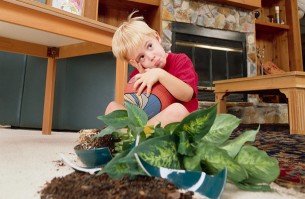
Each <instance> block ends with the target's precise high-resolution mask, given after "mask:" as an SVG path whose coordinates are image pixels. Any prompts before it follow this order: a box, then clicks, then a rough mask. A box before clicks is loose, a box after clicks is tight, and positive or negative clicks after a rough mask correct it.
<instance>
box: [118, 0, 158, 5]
mask: <svg viewBox="0 0 305 199" xmlns="http://www.w3.org/2000/svg"><path fill="white" fill-rule="evenodd" d="M123 1H124V0H123ZM125 1H129V2H136V3H141V4H147V5H152V6H160V2H161V1H160V0H125ZM116 3H118V2H117V1H116Z"/></svg>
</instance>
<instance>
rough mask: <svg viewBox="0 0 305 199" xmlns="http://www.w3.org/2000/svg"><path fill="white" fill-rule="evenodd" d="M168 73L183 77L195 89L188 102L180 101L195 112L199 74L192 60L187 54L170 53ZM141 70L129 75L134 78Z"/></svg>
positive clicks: (167, 62)
mask: <svg viewBox="0 0 305 199" xmlns="http://www.w3.org/2000/svg"><path fill="white" fill-rule="evenodd" d="M163 69H164V70H165V71H167V72H168V73H170V74H172V75H174V76H175V77H177V78H179V79H181V80H182V81H184V82H185V83H187V84H188V85H190V86H191V87H192V88H193V90H194V95H193V97H192V99H191V100H190V101H188V102H180V103H181V104H183V105H184V106H185V108H186V109H187V110H188V111H189V112H193V111H195V110H197V109H198V97H197V96H198V89H197V85H198V75H197V73H196V71H195V68H194V66H193V63H192V61H191V60H190V59H189V57H188V56H187V55H186V54H183V53H180V54H176V53H169V54H168V56H167V59H166V65H165V66H164V68H163ZM138 73H139V71H138V70H137V69H135V70H134V71H132V73H131V74H130V75H129V78H132V77H133V76H135V75H136V74H138Z"/></svg>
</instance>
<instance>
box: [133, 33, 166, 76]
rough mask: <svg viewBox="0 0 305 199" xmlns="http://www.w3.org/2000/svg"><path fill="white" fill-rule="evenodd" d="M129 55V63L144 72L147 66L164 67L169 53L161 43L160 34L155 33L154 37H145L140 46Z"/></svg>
mask: <svg viewBox="0 0 305 199" xmlns="http://www.w3.org/2000/svg"><path fill="white" fill-rule="evenodd" d="M128 57H129V58H130V60H129V63H130V64H131V65H133V66H134V67H135V68H137V69H138V71H139V72H140V73H142V72H144V70H145V69H146V68H163V67H164V66H165V64H166V58H167V53H165V51H164V49H163V47H162V45H161V38H160V36H159V35H158V33H155V35H154V37H148V36H147V37H144V38H143V42H142V43H141V45H140V46H139V48H137V49H134V50H133V51H131V52H129V53H128Z"/></svg>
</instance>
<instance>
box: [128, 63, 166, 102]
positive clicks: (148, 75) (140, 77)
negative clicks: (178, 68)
mask: <svg viewBox="0 0 305 199" xmlns="http://www.w3.org/2000/svg"><path fill="white" fill-rule="evenodd" d="M162 72H164V70H163V69H160V68H152V69H144V72H143V73H139V74H137V75H135V76H134V78H135V83H134V86H133V87H134V89H136V90H137V91H138V92H137V95H141V93H142V92H143V91H144V89H145V88H146V96H147V97H148V96H149V95H150V93H151V90H152V87H153V85H154V84H155V83H156V82H158V81H159V76H160V75H161V74H162Z"/></svg>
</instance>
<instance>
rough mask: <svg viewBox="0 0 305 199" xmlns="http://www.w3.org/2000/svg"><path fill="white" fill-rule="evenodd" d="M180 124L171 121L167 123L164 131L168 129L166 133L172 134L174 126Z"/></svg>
mask: <svg viewBox="0 0 305 199" xmlns="http://www.w3.org/2000/svg"><path fill="white" fill-rule="evenodd" d="M179 124H180V122H173V123H170V124H167V125H166V126H165V127H164V129H165V130H166V131H168V132H169V133H168V134H173V133H174V130H175V129H176V127H177V126H178V125H179Z"/></svg>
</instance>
